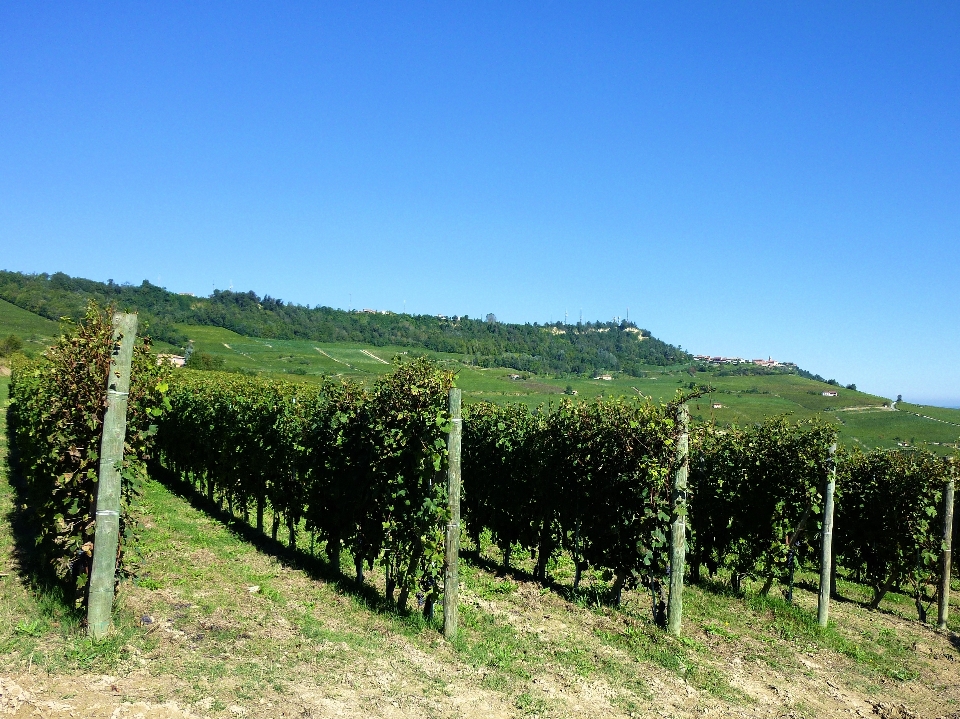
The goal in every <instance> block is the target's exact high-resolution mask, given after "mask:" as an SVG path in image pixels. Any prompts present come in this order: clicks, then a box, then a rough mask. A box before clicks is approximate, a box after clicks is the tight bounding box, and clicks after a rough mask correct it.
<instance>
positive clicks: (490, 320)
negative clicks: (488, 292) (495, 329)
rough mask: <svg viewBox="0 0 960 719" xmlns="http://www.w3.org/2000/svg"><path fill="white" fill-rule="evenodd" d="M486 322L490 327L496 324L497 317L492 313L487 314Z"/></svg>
mask: <svg viewBox="0 0 960 719" xmlns="http://www.w3.org/2000/svg"><path fill="white" fill-rule="evenodd" d="M487 322H488V323H489V324H491V325H495V324H497V316H496V315H495V314H493V312H488V313H487Z"/></svg>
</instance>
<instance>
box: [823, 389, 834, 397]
mask: <svg viewBox="0 0 960 719" xmlns="http://www.w3.org/2000/svg"><path fill="white" fill-rule="evenodd" d="M823 396H824V397H836V396H837V391H836V390H835V389H828V390H824V392H823Z"/></svg>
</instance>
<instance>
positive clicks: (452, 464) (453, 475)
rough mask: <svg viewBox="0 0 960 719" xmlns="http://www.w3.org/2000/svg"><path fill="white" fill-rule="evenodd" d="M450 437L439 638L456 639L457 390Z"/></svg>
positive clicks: (453, 397) (459, 436)
mask: <svg viewBox="0 0 960 719" xmlns="http://www.w3.org/2000/svg"><path fill="white" fill-rule="evenodd" d="M450 419H451V426H450V434H449V435H447V503H448V504H447V506H448V507H449V509H450V523H449V524H447V537H446V539H447V541H446V546H445V550H446V551H445V562H444V572H443V636H444V637H446V638H447V639H454V638H455V637H456V636H457V597H458V595H459V593H460V572H459V566H458V564H459V561H460V443H461V441H462V437H463V420H462V419H461V417H460V390H459V389H457V388H456V387H454V388H451V390H450Z"/></svg>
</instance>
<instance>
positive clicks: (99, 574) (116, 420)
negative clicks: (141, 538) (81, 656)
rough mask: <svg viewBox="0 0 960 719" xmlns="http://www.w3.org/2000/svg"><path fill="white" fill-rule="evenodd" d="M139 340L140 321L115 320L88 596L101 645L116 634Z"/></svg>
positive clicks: (90, 625) (91, 626)
mask: <svg viewBox="0 0 960 719" xmlns="http://www.w3.org/2000/svg"><path fill="white" fill-rule="evenodd" d="M136 337H137V316H136V315H135V314H124V313H121V312H117V313H116V314H114V315H113V352H112V354H111V357H110V373H109V374H108V375H107V410H106V413H105V414H104V416H103V438H102V439H101V442H100V473H99V478H98V480H97V519H96V529H95V530H94V541H93V566H92V568H91V570H90V586H89V592H88V595H87V633H88V634H89V635H90V636H91V637H93V638H94V639H100V638H101V637H102V636H103V635H104V634H106V633H107V632H108V631H109V630H110V617H111V615H112V613H113V590H114V584H115V583H116V576H117V547H118V546H119V543H120V489H121V483H122V480H121V476H120V469H121V463H122V462H123V442H124V439H125V438H126V434H127V393H128V392H129V391H130V365H131V363H132V361H133V345H134V341H135V340H136Z"/></svg>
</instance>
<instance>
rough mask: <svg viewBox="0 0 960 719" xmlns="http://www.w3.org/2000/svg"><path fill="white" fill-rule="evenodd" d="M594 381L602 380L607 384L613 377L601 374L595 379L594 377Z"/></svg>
mask: <svg viewBox="0 0 960 719" xmlns="http://www.w3.org/2000/svg"><path fill="white" fill-rule="evenodd" d="M594 379H602V380H606V381H607V382H609V381H610V380H612V379H613V377H611V376H610V375H608V374H601V375H597V376H596V377H594Z"/></svg>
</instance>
